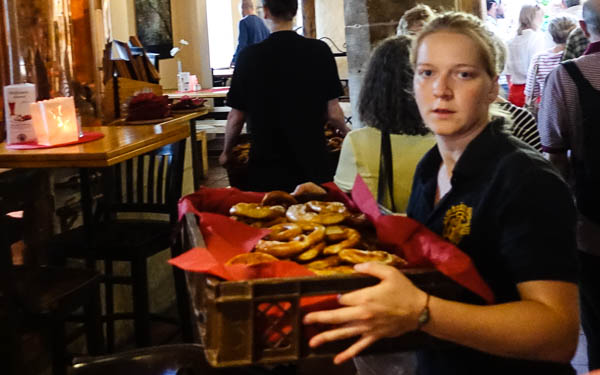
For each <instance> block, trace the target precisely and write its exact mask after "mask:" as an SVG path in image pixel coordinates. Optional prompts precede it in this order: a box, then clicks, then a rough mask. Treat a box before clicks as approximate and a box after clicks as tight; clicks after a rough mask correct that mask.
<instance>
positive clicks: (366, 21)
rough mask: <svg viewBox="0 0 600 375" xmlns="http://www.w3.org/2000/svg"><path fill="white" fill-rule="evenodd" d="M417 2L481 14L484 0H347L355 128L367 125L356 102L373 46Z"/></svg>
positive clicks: (347, 39)
mask: <svg viewBox="0 0 600 375" xmlns="http://www.w3.org/2000/svg"><path fill="white" fill-rule="evenodd" d="M417 3H424V4H427V5H429V6H431V7H434V8H436V9H441V8H443V9H458V10H463V11H466V12H471V13H474V14H477V15H478V16H479V15H481V0H424V1H422V0H344V19H345V23H346V43H347V46H348V48H347V49H348V76H349V85H350V101H351V102H352V125H353V127H354V128H359V127H362V126H364V125H363V124H361V123H360V121H359V118H358V111H357V105H358V96H359V93H360V87H361V84H362V77H363V69H364V68H365V65H366V63H367V61H368V59H369V55H370V53H371V50H372V48H373V47H374V46H375V45H376V44H377V42H379V41H380V40H382V39H385V38H387V37H388V36H391V35H394V34H395V33H396V26H397V25H398V21H399V20H400V17H402V15H403V14H404V12H406V11H407V10H408V9H410V8H412V7H413V6H415V5H416V4H417Z"/></svg>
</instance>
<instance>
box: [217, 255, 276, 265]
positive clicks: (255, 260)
mask: <svg viewBox="0 0 600 375" xmlns="http://www.w3.org/2000/svg"><path fill="white" fill-rule="evenodd" d="M278 260H279V259H277V258H275V257H274V256H272V255H269V254H265V253H244V254H239V255H236V256H234V257H232V258H231V259H229V260H228V261H227V262H226V263H225V265H226V266H231V265H232V264H245V265H248V266H252V265H254V264H259V263H268V262H276V261H278Z"/></svg>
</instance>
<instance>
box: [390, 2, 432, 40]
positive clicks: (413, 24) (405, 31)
mask: <svg viewBox="0 0 600 375" xmlns="http://www.w3.org/2000/svg"><path fill="white" fill-rule="evenodd" d="M434 16H435V13H434V12H433V9H431V8H430V7H429V6H428V5H425V4H417V5H416V6H414V7H412V8H410V9H409V10H407V11H406V12H405V13H404V15H403V16H402V18H400V22H398V27H397V29H396V35H408V36H411V35H415V34H416V33H418V32H419V31H421V29H422V28H423V27H424V26H425V25H426V24H427V22H429V21H431V20H432V19H433V17H434Z"/></svg>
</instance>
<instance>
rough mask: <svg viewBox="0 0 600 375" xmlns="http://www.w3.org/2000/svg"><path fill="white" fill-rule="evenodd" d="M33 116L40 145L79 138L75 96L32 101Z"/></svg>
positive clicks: (50, 144) (74, 140)
mask: <svg viewBox="0 0 600 375" xmlns="http://www.w3.org/2000/svg"><path fill="white" fill-rule="evenodd" d="M31 116H32V118H33V128H34V130H35V134H36V138H37V143H38V144H40V145H45V146H53V145H59V144H64V143H70V142H76V141H77V140H78V139H79V125H78V123H77V114H76V112H75V101H74V100H73V97H68V98H55V99H50V100H43V101H40V102H35V103H31Z"/></svg>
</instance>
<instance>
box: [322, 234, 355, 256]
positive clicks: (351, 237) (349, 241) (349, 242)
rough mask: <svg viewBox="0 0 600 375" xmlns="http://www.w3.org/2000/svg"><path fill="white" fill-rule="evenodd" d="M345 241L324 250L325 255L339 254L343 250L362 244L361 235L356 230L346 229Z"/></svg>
mask: <svg viewBox="0 0 600 375" xmlns="http://www.w3.org/2000/svg"><path fill="white" fill-rule="evenodd" d="M344 234H345V238H346V239H345V240H343V241H342V242H339V243H336V244H333V245H329V246H327V247H326V248H325V249H324V250H323V254H328V255H331V254H337V253H339V252H340V251H341V250H343V249H347V248H350V247H353V246H356V244H358V243H359V242H360V233H358V231H357V230H356V229H352V228H344Z"/></svg>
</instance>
